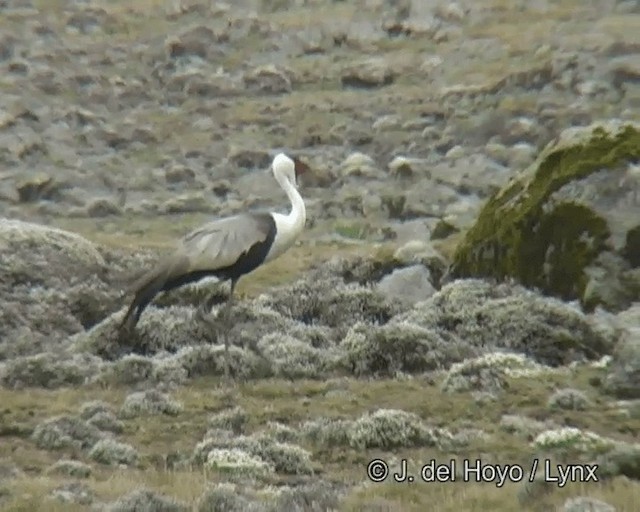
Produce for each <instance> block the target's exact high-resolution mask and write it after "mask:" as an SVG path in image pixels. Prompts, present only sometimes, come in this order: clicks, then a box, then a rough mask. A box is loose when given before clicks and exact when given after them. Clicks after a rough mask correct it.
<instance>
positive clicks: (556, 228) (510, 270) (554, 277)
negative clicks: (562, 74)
mask: <svg viewBox="0 0 640 512" xmlns="http://www.w3.org/2000/svg"><path fill="white" fill-rule="evenodd" d="M639 159H640V131H638V130H637V129H636V128H634V127H633V126H632V125H626V126H625V127H623V128H622V129H620V130H618V131H616V132H615V133H613V134H610V133H608V132H607V131H606V130H605V129H604V128H601V127H597V128H595V129H594V130H593V132H592V135H591V137H590V138H589V139H588V140H586V141H585V142H583V143H575V144H568V145H566V146H562V145H561V146H560V147H557V148H555V149H553V148H552V149H550V150H549V151H548V153H547V154H546V156H544V155H543V156H542V157H541V159H539V160H538V161H537V163H536V164H534V165H537V168H536V170H535V174H533V175H532V176H531V177H530V178H529V179H528V178H527V177H525V178H521V179H516V180H514V181H512V182H511V183H510V184H509V185H507V186H506V187H505V188H503V189H502V190H501V191H500V192H498V193H496V194H495V195H494V196H493V197H492V198H491V199H489V201H488V202H487V204H486V205H485V207H484V208H483V210H482V211H481V212H480V215H479V216H478V220H477V222H476V224H475V225H474V226H473V227H472V228H471V229H470V230H469V231H468V232H467V234H466V235H465V238H464V239H463V241H462V243H461V244H460V245H459V246H458V248H457V249H456V252H455V254H454V258H453V265H452V275H454V276H456V277H469V276H473V277H493V278H498V279H503V278H505V277H513V278H515V279H517V280H518V281H520V282H521V283H522V284H524V285H525V286H530V287H537V288H539V289H541V290H543V291H544V292H547V293H550V294H552V295H556V296H559V297H562V298H564V299H574V298H577V297H581V295H582V292H583V291H584V288H585V286H586V283H587V278H586V276H585V273H584V269H585V267H586V266H588V265H589V264H590V263H591V262H592V261H593V260H594V259H595V258H596V257H597V256H598V254H599V253H600V252H602V251H603V250H605V249H606V248H607V239H608V238H609V235H610V233H609V229H608V227H607V223H606V221H605V219H603V218H602V217H600V216H599V215H597V214H596V213H595V212H593V211H592V210H591V209H590V208H588V207H587V206H584V205H581V204H578V203H576V202H563V203H558V204H557V205H555V207H554V208H552V209H549V206H550V205H551V204H553V203H551V202H550V201H549V198H550V196H551V195H552V194H553V193H554V192H556V191H557V190H559V189H560V188H561V187H563V186H564V185H566V184H567V183H569V182H571V181H573V180H579V179H582V178H584V177H586V176H588V175H589V174H591V173H594V172H597V171H599V170H601V169H615V168H617V167H619V166H620V165H621V164H623V163H625V162H627V161H637V160H639Z"/></svg>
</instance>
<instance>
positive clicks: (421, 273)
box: [378, 265, 436, 306]
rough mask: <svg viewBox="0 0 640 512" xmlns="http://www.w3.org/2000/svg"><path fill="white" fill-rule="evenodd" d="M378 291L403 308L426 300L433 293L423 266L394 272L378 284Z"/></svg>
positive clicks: (427, 271) (428, 275)
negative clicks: (397, 302)
mask: <svg viewBox="0 0 640 512" xmlns="http://www.w3.org/2000/svg"><path fill="white" fill-rule="evenodd" d="M378 290H379V291H380V292H381V293H382V294H383V295H385V296H386V297H387V299H389V300H397V301H399V302H401V303H402V304H403V305H404V306H410V305H412V304H414V303H416V302H420V301H422V300H426V299H428V298H429V297H431V296H432V295H433V294H434V293H435V291H436V290H435V288H434V287H433V284H432V283H431V274H430V273H429V270H428V269H427V268H426V267H424V266H423V265H413V266H411V267H406V268H400V269H396V270H394V271H393V272H392V273H391V274H389V275H386V276H385V277H383V278H382V280H381V281H380V282H379V283H378Z"/></svg>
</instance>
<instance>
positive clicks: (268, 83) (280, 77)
mask: <svg viewBox="0 0 640 512" xmlns="http://www.w3.org/2000/svg"><path fill="white" fill-rule="evenodd" d="M289 74H290V72H287V71H285V70H283V69H281V68H279V67H276V66H275V65H273V64H269V65H266V66H260V67H257V68H255V69H252V70H251V71H249V72H248V73H246V74H245V75H244V84H245V87H247V89H249V90H250V91H252V92H256V93H267V94H282V93H287V92H291V89H292V85H291V78H289Z"/></svg>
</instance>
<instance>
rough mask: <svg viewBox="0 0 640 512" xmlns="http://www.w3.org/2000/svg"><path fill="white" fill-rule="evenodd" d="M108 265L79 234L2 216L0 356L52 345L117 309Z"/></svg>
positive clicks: (20, 353)
mask: <svg viewBox="0 0 640 512" xmlns="http://www.w3.org/2000/svg"><path fill="white" fill-rule="evenodd" d="M106 276H107V264H106V262H105V260H104V258H103V256H102V255H101V253H100V252H99V251H98V250H97V248H96V247H95V246H94V245H93V244H92V243H91V242H89V241H88V240H86V239H84V238H82V237H81V236H79V235H77V234H74V233H69V232H66V231H62V230H60V229H55V228H50V227H47V226H42V225H38V224H33V223H29V222H22V221H19V220H11V219H6V218H0V360H2V359H7V358H10V357H15V356H17V355H28V354H35V353H38V352H39V351H41V349H42V348H43V347H44V346H46V347H47V348H52V347H53V346H54V345H57V344H59V343H60V342H61V341H63V340H64V339H66V337H67V336H68V335H70V334H73V333H76V332H79V331H82V330H83V329H85V328H88V327H90V326H92V325H94V324H96V323H98V322H99V321H100V320H102V317H103V316H104V315H105V313H106V312H108V311H109V309H110V308H113V307H115V301H116V299H117V296H118V293H119V291H118V290H113V289H112V288H111V287H110V286H109V283H108V281H107V277H106Z"/></svg>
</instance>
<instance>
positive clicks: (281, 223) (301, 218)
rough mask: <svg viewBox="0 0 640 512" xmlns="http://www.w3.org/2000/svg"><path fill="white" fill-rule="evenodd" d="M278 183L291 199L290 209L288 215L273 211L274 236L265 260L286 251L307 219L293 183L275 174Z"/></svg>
mask: <svg viewBox="0 0 640 512" xmlns="http://www.w3.org/2000/svg"><path fill="white" fill-rule="evenodd" d="M277 180H278V183H279V184H280V186H281V187H282V188H283V189H284V191H285V193H286V194H287V197H288V198H289V201H291V211H290V212H289V214H288V215H283V214H281V213H273V214H272V215H273V218H274V220H275V222H276V229H277V233H276V238H275V240H274V241H273V245H272V247H271V250H270V251H269V254H268V256H267V261H269V260H272V259H274V258H276V257H278V256H280V255H281V254H282V253H283V252H284V251H286V250H287V249H288V248H289V247H291V245H293V243H294V242H295V240H296V238H298V236H299V235H300V233H301V232H302V230H303V229H304V225H305V222H306V220H307V212H306V209H305V206H304V201H303V199H302V196H300V193H299V192H298V190H297V189H296V187H294V186H293V184H292V183H291V182H290V181H289V180H288V179H286V178H285V177H284V176H277Z"/></svg>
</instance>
